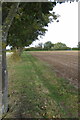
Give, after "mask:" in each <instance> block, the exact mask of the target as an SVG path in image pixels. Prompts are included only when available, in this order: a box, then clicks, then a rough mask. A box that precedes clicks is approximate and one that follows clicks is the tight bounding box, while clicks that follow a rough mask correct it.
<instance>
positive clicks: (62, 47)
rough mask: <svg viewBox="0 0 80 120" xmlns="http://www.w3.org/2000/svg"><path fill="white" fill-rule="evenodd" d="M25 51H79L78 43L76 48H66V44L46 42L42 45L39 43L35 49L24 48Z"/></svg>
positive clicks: (79, 44) (79, 45)
mask: <svg viewBox="0 0 80 120" xmlns="http://www.w3.org/2000/svg"><path fill="white" fill-rule="evenodd" d="M25 50H26V51H37V50H80V42H78V45H77V47H73V48H71V47H68V46H67V45H66V44H64V43H62V42H57V43H55V44H54V43H52V42H51V41H47V42H45V43H44V44H43V43H39V44H38V45H35V47H30V48H26V49H25Z"/></svg>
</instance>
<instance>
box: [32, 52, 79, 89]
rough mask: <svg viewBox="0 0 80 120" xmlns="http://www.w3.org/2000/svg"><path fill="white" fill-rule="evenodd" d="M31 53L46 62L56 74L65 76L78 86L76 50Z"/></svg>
mask: <svg viewBox="0 0 80 120" xmlns="http://www.w3.org/2000/svg"><path fill="white" fill-rule="evenodd" d="M31 54H32V55H33V56H35V57H37V58H39V59H40V60H42V61H44V62H46V63H48V64H49V66H50V67H51V68H52V70H53V71H55V72H56V73H57V75H58V76H60V77H63V78H67V79H68V80H69V81H70V83H71V84H74V86H75V87H78V51H45V52H44V51H42V52H31Z"/></svg>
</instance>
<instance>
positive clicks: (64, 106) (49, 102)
mask: <svg viewBox="0 0 80 120" xmlns="http://www.w3.org/2000/svg"><path fill="white" fill-rule="evenodd" d="M8 71H9V112H8V113H7V115H6V118H15V117H16V118H75V117H77V116H78V105H77V101H78V100H77V99H78V98H77V97H78V96H77V94H78V93H77V89H76V88H74V87H73V86H71V85H69V82H68V80H65V79H62V78H58V77H57V76H56V74H55V73H54V71H52V70H51V68H50V67H49V65H48V64H46V63H44V62H41V61H39V60H37V59H36V58H35V57H33V56H31V55H30V54H29V52H24V53H23V54H22V57H21V59H20V60H18V61H13V60H12V59H11V58H10V57H9V58H8Z"/></svg>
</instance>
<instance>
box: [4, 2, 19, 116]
mask: <svg viewBox="0 0 80 120" xmlns="http://www.w3.org/2000/svg"><path fill="white" fill-rule="evenodd" d="M18 6H19V3H14V4H13V5H12V6H11V9H10V11H9V13H8V16H7V17H6V19H5V22H4V23H3V26H2V114H3V113H6V112H7V110H8V72H7V63H6V41H7V36H8V32H9V28H10V26H11V24H12V22H13V19H14V17H15V15H16V12H17V9H18Z"/></svg>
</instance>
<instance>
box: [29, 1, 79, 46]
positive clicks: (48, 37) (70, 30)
mask: <svg viewBox="0 0 80 120" xmlns="http://www.w3.org/2000/svg"><path fill="white" fill-rule="evenodd" d="M53 11H54V12H56V14H59V15H60V17H59V18H58V20H59V22H56V21H55V22H53V23H51V24H49V26H48V31H47V32H46V34H45V36H44V37H43V38H40V40H39V41H38V40H37V41H36V42H33V44H32V45H31V46H35V45H37V44H38V43H41V42H43V43H45V42H46V41H51V42H52V43H57V42H62V43H65V44H66V45H67V46H68V47H76V46H77V44H78V2H72V3H70V2H68V3H67V2H65V3H63V4H57V5H56V7H55V8H54V10H53Z"/></svg>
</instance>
